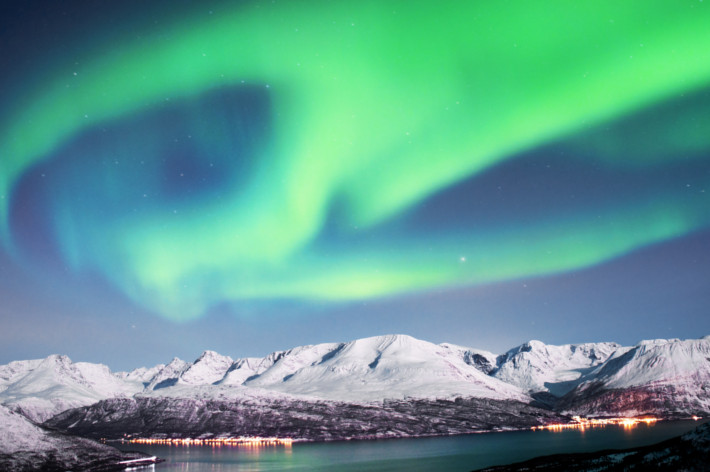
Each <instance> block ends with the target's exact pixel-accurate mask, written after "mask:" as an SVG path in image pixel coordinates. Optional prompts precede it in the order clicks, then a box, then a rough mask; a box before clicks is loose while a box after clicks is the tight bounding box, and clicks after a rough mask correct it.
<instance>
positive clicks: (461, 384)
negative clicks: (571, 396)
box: [245, 335, 529, 402]
mask: <svg viewBox="0 0 710 472" xmlns="http://www.w3.org/2000/svg"><path fill="white" fill-rule="evenodd" d="M245 385H247V386H258V387H261V388H264V389H269V390H276V391H280V392H284V393H295V394H300V395H308V396H312V397H315V398H319V399H325V400H336V401H349V402H363V401H365V402H366V401H378V400H383V399H401V398H406V397H416V398H454V397H476V398H491V399H496V400H504V399H514V400H519V401H529V397H528V396H527V395H526V394H525V393H524V392H523V391H522V390H521V389H520V388H518V387H516V386H513V385H511V384H507V383H505V382H502V381H500V380H498V379H495V378H493V377H490V376H488V375H486V374H485V373H483V372H481V371H480V370H479V369H478V368H477V367H476V366H475V365H471V364H469V363H467V362H466V361H465V357H464V356H463V355H462V353H461V352H460V351H459V350H456V349H452V348H451V347H447V346H439V345H436V344H432V343H429V342H426V341H420V340H418V339H414V338H412V337H410V336H404V335H392V336H377V337H372V338H366V339H358V340H356V341H351V342H349V343H343V344H338V345H332V344H328V345H318V346H311V347H309V348H302V349H300V350H298V351H297V352H291V353H288V354H285V355H284V356H283V357H281V358H280V359H279V360H278V361H277V362H275V363H274V364H273V365H272V366H271V367H270V368H268V369H267V370H266V371H264V372H263V373H261V374H259V375H257V376H255V377H254V378H252V379H250V380H248V381H246V382H245Z"/></svg>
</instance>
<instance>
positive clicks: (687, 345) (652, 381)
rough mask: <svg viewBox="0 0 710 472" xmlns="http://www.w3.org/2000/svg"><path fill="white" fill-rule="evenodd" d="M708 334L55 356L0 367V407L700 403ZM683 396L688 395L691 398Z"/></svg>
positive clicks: (709, 383) (41, 417)
mask: <svg viewBox="0 0 710 472" xmlns="http://www.w3.org/2000/svg"><path fill="white" fill-rule="evenodd" d="M708 359H710V336H706V337H704V338H701V339H691V340H686V341H681V340H677V339H671V340H651V341H642V342H640V343H639V344H638V345H636V346H633V347H622V346H620V345H618V344H616V343H586V344H565V345H561V346H554V345H547V344H544V343H542V342H540V341H535V340H533V341H530V342H527V343H525V344H523V345H520V346H518V347H516V348H514V349H511V350H509V351H508V352H506V353H505V354H503V355H499V356H497V355H495V354H493V353H491V352H487V351H482V350H477V349H472V348H468V347H463V346H457V345H453V344H446V343H445V344H440V345H437V344H432V343H429V342H426V341H421V340H418V339H415V338H412V337H410V336H406V335H387V336H376V337H371V338H365V339H358V340H354V341H350V342H347V343H324V344H317V345H309V346H300V347H296V348H293V349H289V350H286V351H276V352H273V353H271V354H269V355H268V356H266V357H263V358H253V357H252V358H242V359H236V360H233V359H232V358H230V357H228V356H224V355H221V354H218V353H216V352H214V351H205V352H204V353H203V354H202V355H201V356H200V357H199V358H198V359H197V360H195V362H193V363H188V362H185V361H182V360H180V359H178V358H174V359H173V360H172V361H171V362H170V363H168V364H167V365H164V364H160V365H157V366H155V367H150V368H146V367H142V368H139V369H136V370H134V371H131V372H120V373H112V372H111V371H110V370H109V368H108V367H106V366H104V365H101V364H91V363H86V362H77V363H72V361H71V360H70V359H69V358H68V357H66V356H60V355H52V356H49V357H47V358H46V359H36V360H29V361H16V362H11V363H9V364H7V365H4V366H0V404H3V405H5V406H6V407H8V408H9V409H10V410H13V411H17V412H20V413H22V414H24V415H26V416H27V417H28V418H30V419H32V420H33V421H36V422H42V421H45V420H47V419H49V418H50V417H52V416H54V415H55V414H57V413H59V412H61V411H63V410H66V409H69V408H75V407H80V406H87V405H90V404H93V403H95V402H97V401H100V400H103V399H107V398H114V397H132V396H134V395H136V394H139V393H140V394H141V395H155V396H180V395H185V396H188V397H194V396H197V397H205V398H209V397H210V396H217V397H219V398H228V397H230V396H231V397H233V398H244V397H245V396H252V397H253V398H269V397H270V396H276V397H280V396H284V395H286V396H288V395H291V396H295V397H298V398H300V399H307V398H311V399H322V400H332V401H343V402H355V403H369V402H376V401H382V400H385V399H404V398H455V397H458V396H461V397H477V398H491V399H498V400H504V399H513V400H519V401H523V402H529V401H531V397H530V395H531V394H535V393H538V392H549V393H550V394H552V395H555V396H562V395H564V394H566V393H568V392H570V391H572V390H573V389H575V388H576V389H581V390H583V389H584V388H586V387H587V386H589V385H592V384H593V385H600V384H601V385H602V386H603V387H604V388H606V389H624V388H629V387H644V388H645V387H646V386H651V387H658V386H664V385H667V386H672V387H673V388H674V392H676V393H675V394H676V395H677V396H679V398H681V399H685V400H688V401H687V404H689V405H690V404H693V405H699V407H701V409H702V408H704V411H710V399H709V398H708V396H707V394H706V392H707V391H710V362H708ZM691 400H692V401H691Z"/></svg>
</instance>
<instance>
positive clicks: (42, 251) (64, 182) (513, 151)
mask: <svg viewBox="0 0 710 472" xmlns="http://www.w3.org/2000/svg"><path fill="white" fill-rule="evenodd" d="M63 3H64V5H61V6H54V7H53V8H54V9H53V10H52V9H50V11H46V10H44V8H43V7H41V6H35V7H34V8H32V7H22V8H21V7H20V6H19V4H18V6H16V7H15V8H16V9H17V11H14V12H13V13H15V14H14V15H4V18H5V20H3V21H4V22H6V23H7V24H8V26H9V27H8V28H6V29H5V31H6V33H5V35H6V36H5V38H6V41H5V42H4V44H5V45H6V46H5V48H6V51H5V53H4V59H3V63H2V65H3V66H5V67H4V68H3V69H4V70H6V71H8V72H7V73H6V74H5V75H6V76H5V77H4V78H3V79H2V81H3V88H2V92H1V93H2V95H0V96H1V97H2V104H3V106H2V109H1V111H0V241H1V242H2V245H1V247H2V251H3V254H4V259H6V260H7V263H6V264H5V265H4V266H3V267H6V268H7V269H3V270H6V271H10V270H21V271H23V273H29V274H31V275H30V276H29V278H30V280H33V281H34V282H33V284H36V285H33V286H37V287H43V286H54V285H56V283H57V282H56V281H57V280H58V279H61V280H62V282H61V283H62V284H67V285H68V286H69V287H70V290H74V291H75V292H74V293H75V294H76V297H79V298H81V297H83V296H84V295H85V293H86V292H87V291H91V289H89V288H86V285H85V281H86V279H87V277H88V278H90V279H92V280H99V281H101V282H100V284H104V283H105V285H106V286H107V287H109V288H108V289H107V290H110V291H112V293H114V294H117V295H116V296H117V297H124V296H125V297H126V299H125V300H123V301H122V302H121V303H122V304H124V306H131V307H135V310H137V311H140V312H141V313H142V315H141V316H143V317H153V318H156V319H159V320H162V322H164V323H173V322H197V320H200V319H203V318H205V317H209V314H210V313H211V312H214V311H215V310H218V311H220V312H223V311H226V312H228V313H231V315H230V316H232V318H233V319H237V320H238V319H240V316H248V317H254V316H255V317H261V316H262V314H263V313H264V312H268V311H269V310H277V311H280V310H282V309H283V306H284V305H286V306H289V307H295V308H293V312H294V313H295V314H294V315H293V316H292V317H293V318H299V320H300V321H301V322H303V323H309V322H313V323H315V322H316V321H311V320H316V319H321V318H322V317H323V316H325V317H327V316H329V315H328V314H327V313H328V312H329V311H332V312H333V313H340V312H342V311H343V310H348V309H350V308H348V307H352V306H353V304H360V303H375V304H377V303H386V304H387V306H390V307H391V306H397V305H398V303H399V302H400V301H401V306H406V305H408V304H410V303H411V300H412V299H413V297H414V298H416V297H421V296H426V294H433V293H446V292H447V291H453V292H454V293H458V292H460V291H467V290H473V291H476V290H481V289H483V288H485V287H495V286H497V284H503V286H504V285H505V284H511V283H517V281H521V280H534V279H536V278H540V277H542V278H545V277H562V278H564V277H565V276H566V275H565V274H569V275H570V276H574V274H575V273H577V272H579V271H584V270H593V269H594V268H595V267H599V266H600V265H603V264H610V263H614V261H617V260H619V261H621V260H627V259H624V258H628V257H633V256H634V254H636V253H637V252H638V251H646V250H649V248H653V247H657V245H659V244H660V245H663V244H680V243H679V242H678V241H683V238H696V237H698V236H697V235H698V234H705V233H706V232H707V230H708V228H709V226H710V160H709V159H708V157H709V155H708V153H709V152H710V28H708V25H709V24H710V10H709V8H710V6H708V5H707V2H702V1H697V0H695V1H677V0H674V1H662V2H654V3H653V4H652V5H649V4H646V5H643V7H641V6H640V5H639V4H638V3H636V2H614V1H608V2H607V1H597V2H565V1H549V2H545V5H544V7H541V6H540V5H539V4H536V3H534V2H522V1H521V2H505V3H501V2H491V1H476V2H468V1H467V2H446V3H445V5H443V6H442V5H437V4H434V3H432V2H421V1H408V2H398V1H383V0H381V1H358V2H347V3H346V2H329V1H310V0H309V1H305V2H296V1H275V2H271V1H269V2H257V1H255V2H249V1H247V2H209V3H199V4H192V3H191V2H187V1H185V2H173V3H170V4H168V3H164V2H156V3H155V5H153V6H152V7H149V8H147V9H144V10H137V9H136V6H137V5H134V4H131V3H130V2H129V3H127V4H126V5H125V6H124V7H118V6H113V7H111V8H113V9H112V10H110V14H109V13H106V14H104V15H103V16H101V15H96V16H91V15H89V14H87V13H85V12H84V13H83V14H82V13H81V12H82V11H83V10H84V8H85V5H84V4H83V2H79V1H77V2H71V1H70V2H63ZM168 6H169V8H168ZM7 8H8V10H10V9H12V8H13V6H12V4H11V6H10V7H7ZM95 8H97V7H95ZM61 12H64V13H65V15H64V16H62V15H61V14H60V13H61ZM38 18H39V19H38ZM23 22H25V23H23ZM33 22H34V23H33ZM53 22H55V23H53ZM30 24H31V25H34V26H36V25H44V26H43V28H44V30H43V29H41V28H40V30H39V31H36V30H33V31H29V30H28V28H26V27H25V26H27V25H30ZM10 26H12V27H10ZM43 31H44V32H45V33H46V34H42V32H43ZM49 32H52V33H53V34H49ZM20 57H22V58H24V61H22V62H17V63H16V62H14V61H15V60H16V59H17V58H20ZM11 64H12V65H13V67H8V66H10V65H11ZM706 190H708V191H706ZM707 240H708V239H707V238H706V239H705V241H707ZM693 241H695V239H693ZM696 246H698V245H696ZM699 246H700V247H701V248H702V244H700V245H699ZM664 247H665V246H664ZM673 247H674V248H676V249H674V250H677V246H673ZM694 247H695V246H694ZM705 252H707V251H705ZM654 257H655V256H654ZM654 260H655V259H654ZM694 270H696V271H698V272H697V273H695V275H696V276H697V277H696V282H697V281H699V285H700V287H702V286H703V285H704V286H705V287H706V288H707V281H708V280H707V277H708V271H707V270H705V271H704V272H702V270H703V269H701V268H695V269H694ZM4 276H5V277H12V275H11V274H10V273H9V272H6V273H5V274H4ZM545 280H550V279H545ZM627 282H628V283H629V285H634V284H640V285H644V284H645V283H647V281H644V280H629V281H627ZM119 294H120V295H119ZM568 295H569V296H574V295H573V294H568ZM568 295H565V296H568ZM33 296H36V295H33ZM33 296H30V295H28V298H32V297H33ZM505 296H506V297H507V296H508V295H505ZM602 296H603V295H602ZM437 297H438V295H437ZM474 302H475V301H474ZM441 303H442V304H443V305H446V300H445V299H444V300H441ZM521 303H522V302H521ZM21 305H22V304H21V303H20V306H21ZM254 306H258V307H259V308H258V309H256V312H257V314H256V315H240V313H242V312H243V311H245V310H246V311H249V312H253V311H254V310H252V308H249V309H247V308H246V307H254ZM310 307H314V308H312V309H311V308H310ZM484 308H485V307H484ZM97 309H99V310H100V307H97ZM363 310H364V308H363ZM672 310H673V307H672V306H668V307H667V313H668V315H669V316H670V315H672V314H673V313H672ZM699 310H700V308H698V309H697V310H696V311H693V312H692V313H690V314H689V315H688V316H689V318H688V326H689V327H690V328H691V329H692V328H693V327H695V329H700V330H702V329H705V330H707V327H708V324H707V322H706V321H703V320H704V318H707V313H705V314H704V315H702V316H701V312H700V311H699ZM311 311H312V312H313V313H317V315H314V314H312V313H311ZM395 311H396V309H395ZM705 311H706V310H705ZM442 312H444V313H450V312H451V309H450V308H446V307H445V306H444V307H442ZM324 313H325V314H324ZM439 315H440V314H438V313H431V314H430V316H432V317H435V316H439ZM523 315H524V314H523V313H521V314H520V316H523ZM10 316H17V315H16V314H9V313H3V317H10ZM333 316H337V315H336V314H333ZM421 316H424V315H421ZM628 316H630V317H632V318H633V317H638V316H640V314H639V313H628ZM468 317H469V318H470V320H471V323H475V322H476V319H477V314H476V310H474V309H471V312H470V313H468ZM227 319H230V318H229V316H228V317H227ZM263 319H264V326H263V329H264V331H265V332H266V331H267V330H268V329H269V326H268V325H269V323H270V321H269V320H270V319H271V318H269V316H268V315H267V316H263ZM693 320H697V323H695V324H693ZM373 329H375V327H373ZM402 329H403V330H406V329H407V326H406V324H405V325H403V327H402ZM373 334H381V333H373ZM671 334H673V333H671ZM696 334H698V335H700V334H707V333H700V332H699V333H696ZM665 335H666V332H665V331H664V332H663V333H661V334H658V336H665ZM580 336H581V334H580ZM343 337H344V338H347V335H343ZM298 343H299V341H294V344H298Z"/></svg>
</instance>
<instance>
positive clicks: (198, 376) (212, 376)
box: [178, 351, 234, 385]
mask: <svg viewBox="0 0 710 472" xmlns="http://www.w3.org/2000/svg"><path fill="white" fill-rule="evenodd" d="M233 363H234V361H233V360H232V358H231V357H227V356H222V355H220V354H217V353H216V352H214V351H205V352H203V353H202V355H201V356H200V357H199V358H198V359H197V360H196V361H195V362H194V363H193V364H192V365H190V366H189V367H188V368H187V370H185V371H184V372H183V373H182V374H181V375H180V378H179V379H178V383H183V384H188V385H209V384H213V383H215V382H218V381H220V380H222V378H224V376H225V374H226V373H227V371H228V370H229V368H230V367H231V366H232V364H233Z"/></svg>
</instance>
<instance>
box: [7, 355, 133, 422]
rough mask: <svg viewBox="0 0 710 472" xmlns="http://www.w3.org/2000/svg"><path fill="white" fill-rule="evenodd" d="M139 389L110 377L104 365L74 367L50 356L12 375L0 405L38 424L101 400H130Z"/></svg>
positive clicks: (83, 364) (26, 365) (76, 365)
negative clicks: (69, 410) (119, 398)
mask: <svg viewBox="0 0 710 472" xmlns="http://www.w3.org/2000/svg"><path fill="white" fill-rule="evenodd" d="M4 367H7V366H4ZM6 370H7V369H6ZM142 388H143V385H142V384H140V383H138V382H129V381H124V380H121V379H120V378H118V377H116V376H114V375H113V374H111V372H110V371H109V369H108V367H106V366H104V365H100V364H89V363H83V362H80V363H77V364H74V363H72V361H71V360H70V359H69V358H68V357H66V356H58V355H51V356H49V357H47V358H46V359H41V360H34V361H28V362H27V363H26V364H25V365H24V367H23V369H21V370H20V371H17V372H16V373H15V374H14V375H12V377H11V383H10V382H8V383H6V385H5V388H4V390H3V391H2V392H0V403H1V404H4V405H6V406H8V407H9V408H11V409H13V410H16V411H19V412H21V413H22V414H24V415H25V416H27V417H28V418H30V419H31V420H33V421H36V422H42V421H44V420H47V419H49V418H51V417H52V416H54V415H56V414H57V413H59V412H61V411H64V410H66V409H69V408H76V407H79V406H85V405H90V404H92V403H95V402H97V401H99V400H102V399H104V398H110V397H116V396H130V395H133V394H135V393H137V392H139V391H140V390H142Z"/></svg>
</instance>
